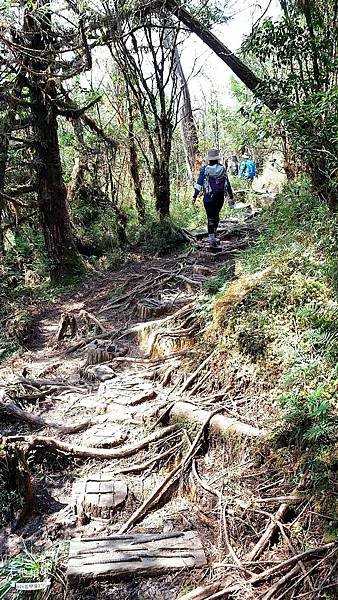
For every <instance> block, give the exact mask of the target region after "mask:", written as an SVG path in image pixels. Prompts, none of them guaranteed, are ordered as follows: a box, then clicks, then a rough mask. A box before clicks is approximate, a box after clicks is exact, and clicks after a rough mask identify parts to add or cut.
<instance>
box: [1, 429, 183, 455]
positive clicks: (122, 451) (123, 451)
mask: <svg viewBox="0 0 338 600" xmlns="http://www.w3.org/2000/svg"><path fill="white" fill-rule="evenodd" d="M176 430H177V426H176V425H168V427H164V428H163V429H160V430H158V431H155V432H154V433H152V434H151V435H148V436H146V437H144V438H143V439H142V440H140V441H139V442H136V443H135V444H130V445H129V446H124V447H123V448H119V449H118V450H116V449H104V448H90V447H87V446H72V445H71V444H67V443H65V442H62V441H60V440H58V439H56V438H50V437H45V436H19V438H17V439H19V440H20V441H23V442H25V443H26V444H27V445H28V448H29V449H30V450H31V449H33V448H38V447H43V448H48V449H49V450H51V451H52V452H62V453H64V454H69V455H71V456H77V457H79V458H101V459H104V460H107V459H114V458H126V457H127V456H132V454H136V453H137V452H139V450H143V449H144V448H146V447H147V446H149V444H151V443H152V442H156V441H158V440H160V439H162V438H164V437H165V436H166V435H169V434H170V433H173V431H176ZM14 439H15V438H14ZM0 440H2V443H4V444H10V443H11V441H13V440H11V438H10V437H7V438H6V437H3V438H0Z"/></svg>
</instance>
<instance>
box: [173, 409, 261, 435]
mask: <svg viewBox="0 0 338 600" xmlns="http://www.w3.org/2000/svg"><path fill="white" fill-rule="evenodd" d="M207 416H208V411H206V410H203V409H201V408H199V407H198V406H196V405H195V404H190V403H189V402H180V401H179V402H175V404H174V405H173V406H172V407H171V409H170V413H169V419H170V420H172V421H173V422H179V421H182V420H184V421H186V420H188V421H192V422H193V423H203V422H204V421H205V419H206V418H207ZM210 428H211V430H213V431H214V432H215V433H218V434H221V435H226V434H228V433H235V434H237V435H244V436H246V437H260V438H264V437H265V436H267V433H268V432H267V430H266V429H258V427H253V426H252V425H248V424H247V423H243V422H242V421H238V420H237V419H234V418H229V417H224V416H223V415H220V414H217V415H214V416H213V417H212V419H211V420H210Z"/></svg>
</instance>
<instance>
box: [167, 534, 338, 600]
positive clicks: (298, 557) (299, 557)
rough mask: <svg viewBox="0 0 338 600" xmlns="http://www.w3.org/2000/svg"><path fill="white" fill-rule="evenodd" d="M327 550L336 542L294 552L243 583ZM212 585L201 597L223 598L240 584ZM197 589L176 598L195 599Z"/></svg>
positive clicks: (250, 582)
mask: <svg viewBox="0 0 338 600" xmlns="http://www.w3.org/2000/svg"><path fill="white" fill-rule="evenodd" d="M327 550H333V551H334V552H336V551H337V550H338V543H336V542H330V543H328V544H325V545H323V546H319V547H318V548H312V549H310V550H306V551H305V552H301V553H300V554H296V555H294V556H292V557H291V558H288V559H287V560H285V561H283V562H280V563H279V564H278V565H274V566H273V567H270V568H269V569H266V570H265V571H262V572H261V573H258V574H257V575H253V576H252V577H250V578H249V579H247V580H245V583H246V584H255V583H259V582H261V581H266V580H267V579H269V578H270V577H272V576H274V575H276V574H278V573H280V572H283V571H284V570H285V569H286V568H287V567H290V566H292V565H294V563H298V562H299V561H301V560H306V559H308V558H311V557H313V556H315V555H316V554H321V553H322V552H325V551H327ZM317 566H318V565H315V567H314V568H317ZM292 575H293V574H292ZM287 579H289V578H287ZM214 585H215V584H210V586H206V587H205V588H203V589H204V590H205V592H207V591H208V589H209V595H204V596H202V598H204V599H207V600H216V599H218V598H225V597H227V596H229V595H230V594H233V593H235V592H239V591H240V590H241V586H240V585H238V584H235V585H226V586H225V587H223V589H221V590H219V591H216V592H214V590H213V589H212V588H213V586H214ZM216 585H218V586H219V587H221V585H224V584H222V583H221V582H217V583H216ZM278 587H279V586H278ZM197 590H198V588H197V589H196V590H194V591H193V592H190V593H189V594H186V595H184V596H180V597H179V599H178V598H177V599H176V600H197V599H198V596H194V595H192V594H193V593H194V592H197ZM271 597H272V596H270V598H271Z"/></svg>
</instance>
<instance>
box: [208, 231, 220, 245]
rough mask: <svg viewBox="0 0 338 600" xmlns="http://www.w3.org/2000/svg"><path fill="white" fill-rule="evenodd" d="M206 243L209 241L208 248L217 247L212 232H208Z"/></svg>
mask: <svg viewBox="0 0 338 600" xmlns="http://www.w3.org/2000/svg"><path fill="white" fill-rule="evenodd" d="M208 243H209V246H210V248H217V246H218V244H217V241H216V237H215V234H214V233H210V234H209V237H208Z"/></svg>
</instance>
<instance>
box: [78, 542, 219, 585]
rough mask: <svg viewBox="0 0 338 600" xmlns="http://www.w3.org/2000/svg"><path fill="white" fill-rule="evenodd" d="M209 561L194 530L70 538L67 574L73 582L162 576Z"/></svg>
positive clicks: (203, 564)
mask: <svg viewBox="0 0 338 600" xmlns="http://www.w3.org/2000/svg"><path fill="white" fill-rule="evenodd" d="M206 564H207V561H206V558H205V554H204V550H203V546H202V543H201V540H200V538H199V536H198V534H197V533H196V532H195V531H185V532H182V533H181V532H177V533H175V532H172V533H167V534H165V533H164V534H163V533H162V534H153V533H148V534H143V533H142V534H123V535H112V536H109V537H102V538H81V539H73V540H71V542H70V548H69V561H68V571H67V575H68V580H69V582H70V583H73V582H76V581H77V580H79V579H83V578H84V579H91V580H92V579H96V578H105V579H109V580H119V579H123V578H128V577H130V576H133V575H146V576H147V577H149V576H152V575H156V574H161V575H163V573H166V572H168V571H173V570H179V569H192V568H196V567H204V566H206Z"/></svg>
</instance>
